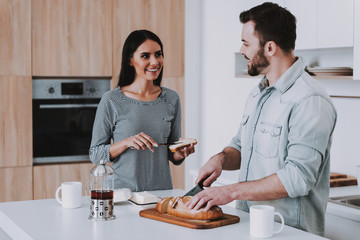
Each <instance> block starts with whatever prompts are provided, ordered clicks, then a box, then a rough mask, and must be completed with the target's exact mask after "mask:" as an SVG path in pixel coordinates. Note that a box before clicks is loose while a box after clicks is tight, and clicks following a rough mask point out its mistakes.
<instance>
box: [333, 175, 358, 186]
mask: <svg viewBox="0 0 360 240" xmlns="http://www.w3.org/2000/svg"><path fill="white" fill-rule="evenodd" d="M353 185H357V179H356V178H355V177H352V176H348V175H346V174H342V173H335V172H331V173H330V187H342V186H353Z"/></svg>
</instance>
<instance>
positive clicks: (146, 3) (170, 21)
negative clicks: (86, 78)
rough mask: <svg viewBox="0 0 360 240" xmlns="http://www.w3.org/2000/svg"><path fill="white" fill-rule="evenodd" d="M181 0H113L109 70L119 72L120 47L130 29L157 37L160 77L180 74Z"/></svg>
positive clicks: (182, 51) (181, 63)
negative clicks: (161, 53)
mask: <svg viewBox="0 0 360 240" xmlns="http://www.w3.org/2000/svg"><path fill="white" fill-rule="evenodd" d="M184 7H185V6H184V0H171V1H168V0H131V1H128V0H113V45H114V51H113V54H114V55H113V59H114V62H113V73H114V76H116V77H115V79H116V80H115V81H116V82H117V78H118V76H119V73H120V65H121V54H122V47H123V45H124V42H125V39H126V38H127V36H128V35H129V34H130V33H131V32H132V31H134V30H138V29H147V30H150V31H152V32H154V33H155V34H156V35H158V36H159V38H160V39H161V41H162V43H163V48H164V56H165V62H164V76H166V77H183V76H184V22H185V12H184Z"/></svg>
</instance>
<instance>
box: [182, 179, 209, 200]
mask: <svg viewBox="0 0 360 240" xmlns="http://www.w3.org/2000/svg"><path fill="white" fill-rule="evenodd" d="M205 179H206V178H204V179H202V180H201V181H200V182H199V183H198V184H197V185H196V186H195V187H193V188H192V189H191V190H190V191H188V192H187V193H186V194H185V195H184V196H183V197H185V196H195V195H196V194H197V193H199V192H201V191H202V190H204V186H203V183H204V181H205Z"/></svg>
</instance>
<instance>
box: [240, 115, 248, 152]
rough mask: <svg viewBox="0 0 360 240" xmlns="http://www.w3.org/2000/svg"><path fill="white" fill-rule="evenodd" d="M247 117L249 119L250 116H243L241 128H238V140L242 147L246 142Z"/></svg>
mask: <svg viewBox="0 0 360 240" xmlns="http://www.w3.org/2000/svg"><path fill="white" fill-rule="evenodd" d="M249 117H250V115H244V116H243V118H242V120H241V126H240V127H241V138H240V140H241V145H243V144H244V142H245V140H246V134H247V132H246V130H247V122H248V120H249Z"/></svg>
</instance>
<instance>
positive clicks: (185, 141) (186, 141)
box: [169, 138, 197, 152]
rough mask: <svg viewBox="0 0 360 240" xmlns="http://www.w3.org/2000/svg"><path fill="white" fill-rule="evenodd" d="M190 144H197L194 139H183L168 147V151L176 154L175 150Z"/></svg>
mask: <svg viewBox="0 0 360 240" xmlns="http://www.w3.org/2000/svg"><path fill="white" fill-rule="evenodd" d="M191 144H194V145H196V144H197V141H196V139H194V138H184V139H181V140H179V141H178V142H176V143H175V144H173V145H170V146H169V149H170V151H171V152H176V150H177V149H178V148H182V147H187V146H190V145H191Z"/></svg>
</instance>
